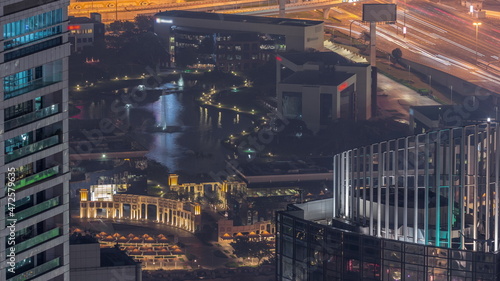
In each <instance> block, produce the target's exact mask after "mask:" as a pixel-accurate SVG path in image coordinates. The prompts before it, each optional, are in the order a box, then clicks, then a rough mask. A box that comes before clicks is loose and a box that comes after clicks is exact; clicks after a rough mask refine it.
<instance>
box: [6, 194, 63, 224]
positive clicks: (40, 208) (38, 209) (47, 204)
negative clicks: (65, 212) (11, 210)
mask: <svg viewBox="0 0 500 281" xmlns="http://www.w3.org/2000/svg"><path fill="white" fill-rule="evenodd" d="M56 206H59V197H54V198H52V199H49V200H47V201H43V202H42V203H39V204H36V205H35V206H31V207H29V208H27V209H24V210H22V211H19V212H16V213H15V215H14V218H15V219H17V221H22V220H24V219H27V218H29V217H32V216H34V215H38V214H40V213H42V212H44V211H46V210H48V209H51V208H54V207H56Z"/></svg>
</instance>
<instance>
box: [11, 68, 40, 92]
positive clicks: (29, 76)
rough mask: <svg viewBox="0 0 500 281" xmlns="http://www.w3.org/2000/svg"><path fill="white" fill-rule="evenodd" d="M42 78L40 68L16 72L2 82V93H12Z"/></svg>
mask: <svg viewBox="0 0 500 281" xmlns="http://www.w3.org/2000/svg"><path fill="white" fill-rule="evenodd" d="M42 77H43V69H42V66H38V67H35V68H32V69H28V70H25V71H21V72H18V73H16V74H13V75H10V76H7V77H5V78H4V80H3V90H4V92H12V91H14V90H17V89H22V88H24V87H27V86H29V85H31V84H32V83H33V82H34V81H35V80H37V79H41V78H42Z"/></svg>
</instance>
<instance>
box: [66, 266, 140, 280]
mask: <svg viewBox="0 0 500 281" xmlns="http://www.w3.org/2000/svg"><path fill="white" fill-rule="evenodd" d="M138 266H140V265H138ZM70 273H71V281H110V280H130V281H140V280H142V273H141V271H140V270H137V268H136V266H135V265H129V266H113V267H97V268H95V267H94V268H79V269H73V268H72V269H71V272H70Z"/></svg>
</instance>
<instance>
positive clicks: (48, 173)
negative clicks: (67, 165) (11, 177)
mask: <svg viewBox="0 0 500 281" xmlns="http://www.w3.org/2000/svg"><path fill="white" fill-rule="evenodd" d="M58 173H59V166H54V167H52V168H49V169H47V170H44V171H41V172H40V173H36V174H34V175H31V176H28V177H25V178H22V179H20V180H18V181H16V182H14V186H13V187H11V188H13V189H14V190H18V189H21V188H23V187H25V186H28V185H31V184H34V183H37V182H40V181H42V180H44V179H47V178H50V177H52V176H54V175H57V174H58Z"/></svg>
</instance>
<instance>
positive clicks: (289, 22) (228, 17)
mask: <svg viewBox="0 0 500 281" xmlns="http://www.w3.org/2000/svg"><path fill="white" fill-rule="evenodd" d="M155 17H177V18H193V19H205V20H217V21H232V22H248V23H262V24H274V25H286V26H313V25H318V24H321V23H323V22H322V21H313V20H299V19H287V18H268V17H257V16H247V15H234V14H217V13H205V12H193V11H181V10H173V11H165V12H161V13H158V14H156V15H155Z"/></svg>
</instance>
